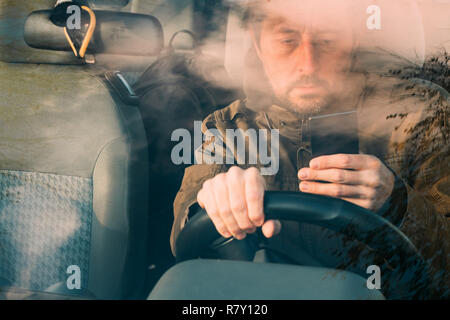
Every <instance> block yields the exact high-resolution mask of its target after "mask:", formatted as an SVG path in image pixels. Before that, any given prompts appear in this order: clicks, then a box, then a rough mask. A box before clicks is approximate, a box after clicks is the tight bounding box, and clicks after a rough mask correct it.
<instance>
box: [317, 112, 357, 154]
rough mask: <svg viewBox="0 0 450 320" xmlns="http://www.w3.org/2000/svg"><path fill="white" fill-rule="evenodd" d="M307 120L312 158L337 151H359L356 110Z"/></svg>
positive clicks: (346, 152) (348, 152)
mask: <svg viewBox="0 0 450 320" xmlns="http://www.w3.org/2000/svg"><path fill="white" fill-rule="evenodd" d="M309 120H310V130H311V131H310V132H311V151H312V157H313V158H316V157H319V156H323V155H332V154H339V153H345V154H358V153H359V139H358V121H357V113H356V110H354V111H347V112H341V113H333V114H327V115H318V116H313V117H310V118H309Z"/></svg>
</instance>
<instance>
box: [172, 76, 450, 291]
mask: <svg viewBox="0 0 450 320" xmlns="http://www.w3.org/2000/svg"><path fill="white" fill-rule="evenodd" d="M363 88H364V90H362V94H361V95H360V96H358V97H357V99H356V100H354V101H356V103H354V102H351V103H350V102H349V104H347V105H348V106H350V107H352V108H353V109H356V110H357V114H358V131H359V132H358V137H359V148H360V150H359V151H360V153H364V154H371V155H374V156H376V157H378V158H379V159H380V160H382V161H383V162H384V163H385V164H386V165H387V166H388V168H390V169H391V170H392V171H393V172H394V173H395V175H396V184H395V187H394V190H393V193H392V195H391V198H390V199H389V200H388V202H387V203H386V205H385V206H384V209H383V210H380V211H379V212H378V214H381V215H382V216H384V217H385V218H386V219H388V220H389V221H390V222H391V223H393V224H394V225H396V226H398V227H399V228H400V229H401V231H403V232H404V233H405V234H406V235H407V236H408V237H409V238H410V239H411V241H412V242H413V243H414V245H415V246H416V247H417V248H418V249H419V251H420V253H421V254H422V255H423V257H425V258H426V259H427V260H428V261H429V263H430V264H431V266H432V271H433V274H434V277H435V278H434V279H435V282H436V288H437V289H436V290H437V291H436V293H435V296H436V297H443V296H446V295H447V296H448V295H450V294H449V288H450V221H449V219H450V213H449V211H450V177H449V172H450V167H449V156H450V153H449V143H448V141H447V139H449V136H448V128H449V120H448V116H445V115H444V116H443V117H442V112H440V111H439V110H441V111H442V110H444V109H446V110H447V112H448V110H449V109H448V106H449V100H450V99H449V97H448V93H447V92H446V91H445V90H444V89H442V88H441V87H438V86H436V85H432V84H430V83H426V82H423V81H421V80H415V81H400V80H398V79H395V78H381V77H379V76H370V77H368V78H367V79H366V82H365V83H364V85H363ZM350 109H351V108H350ZM439 115H440V116H439ZM437 119H440V120H437ZM236 128H240V129H243V130H247V129H248V128H254V129H268V130H270V129H278V130H279V135H280V143H279V145H280V146H279V158H280V165H279V170H278V172H277V174H276V175H266V176H264V179H265V181H266V186H267V190H281V191H298V188H299V180H298V178H297V171H298V170H299V169H300V168H302V167H305V166H308V163H309V160H310V159H311V153H310V152H309V151H310V150H309V147H310V145H309V142H310V141H308V139H307V138H306V135H305V128H308V118H307V117H306V116H301V115H295V114H293V113H292V112H290V111H287V110H286V109H284V108H281V107H279V106H277V105H271V106H269V107H268V108H264V109H263V110H261V109H258V106H256V107H255V106H254V105H253V104H251V103H249V101H248V100H244V101H235V102H234V103H232V104H231V105H230V106H228V107H226V108H224V109H221V110H218V111H216V112H214V113H213V114H211V115H209V116H208V117H207V118H206V119H205V120H204V122H203V124H202V131H203V133H204V134H205V135H208V134H210V132H211V129H218V131H219V133H220V138H218V137H217V134H216V135H215V136H213V137H212V138H211V139H207V141H206V142H205V143H204V144H203V146H202V148H200V149H199V150H197V154H196V157H197V158H199V156H200V155H203V156H204V157H206V156H209V157H211V155H212V154H211V147H212V145H214V144H215V143H216V142H217V140H219V139H221V140H223V143H224V145H225V146H226V145H227V141H226V133H225V130H226V129H236ZM443 128H444V129H443ZM445 128H447V129H445ZM445 130H447V131H445ZM249 149H250V147H249ZM215 151H216V152H219V151H218V148H216V150H215ZM222 152H223V151H222ZM230 166H231V165H230V164H228V165H227V164H204V163H203V164H195V165H193V166H191V167H188V168H187V169H186V171H185V175H184V179H183V182H182V185H181V188H180V190H179V192H178V194H177V196H176V199H175V202H174V223H173V228H172V234H171V247H172V251H173V253H174V254H176V252H175V240H176V238H177V236H178V234H179V233H180V230H181V229H182V228H183V226H184V225H185V223H186V220H187V219H188V215H189V213H190V209H191V208H193V205H194V204H195V203H196V197H197V193H198V191H199V190H200V189H201V187H202V184H203V183H204V182H205V181H206V180H207V179H210V178H212V177H214V176H215V175H217V174H218V173H221V172H226V171H227V170H228V169H229V167H230ZM240 166H241V167H243V168H245V167H248V166H249V165H248V164H241V165H240ZM256 166H257V167H260V165H256ZM191 213H192V212H191ZM282 225H283V227H282V231H281V233H280V234H279V235H277V236H275V237H273V238H271V239H267V240H266V244H265V245H266V247H268V248H272V249H273V250H276V251H277V252H280V253H282V254H283V255H286V256H288V257H290V259H292V261H294V262H299V263H302V259H301V258H300V257H296V252H297V251H298V249H299V246H304V245H305V243H306V244H307V242H308V241H310V240H308V239H306V238H305V237H304V233H308V232H309V231H310V230H311V228H309V229H306V228H305V227H304V226H303V225H301V224H299V223H293V222H286V221H282ZM316 231H317V233H318V234H320V235H322V237H329V235H327V233H326V232H325V231H324V230H323V229H320V228H319V229H317V230H316ZM305 239H306V240H305ZM318 241H326V239H322V240H318ZM342 243H343V244H342V245H344V244H345V241H344V242H342ZM336 250H338V249H336ZM355 255H356V256H355V258H356V257H357V255H358V254H356V253H355ZM318 256H319V257H320V252H319V253H318ZM297 258H298V259H297ZM336 267H337V266H336ZM339 267H345V266H339Z"/></svg>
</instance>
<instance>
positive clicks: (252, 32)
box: [248, 26, 262, 61]
mask: <svg viewBox="0 0 450 320" xmlns="http://www.w3.org/2000/svg"><path fill="white" fill-rule="evenodd" d="M248 30H249V31H248V32H249V33H250V39H252V43H253V47H254V48H255V51H256V54H257V55H258V58H259V60H260V61H262V54H261V47H260V46H259V40H258V38H257V36H256V33H255V29H254V27H253V26H250V27H249V28H248Z"/></svg>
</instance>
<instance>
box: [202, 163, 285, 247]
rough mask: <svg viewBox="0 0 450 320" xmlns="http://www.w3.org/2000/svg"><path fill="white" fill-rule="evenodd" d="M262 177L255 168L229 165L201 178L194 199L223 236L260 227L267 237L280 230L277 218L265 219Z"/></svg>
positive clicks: (238, 235)
mask: <svg viewBox="0 0 450 320" xmlns="http://www.w3.org/2000/svg"><path fill="white" fill-rule="evenodd" d="M264 190H265V183H264V179H263V177H262V176H261V174H260V173H259V170H258V169H256V168H249V169H247V170H243V169H241V168H239V167H237V166H234V167H231V168H230V169H229V170H228V172H227V173H221V174H218V175H217V176H215V177H214V178H212V179H209V180H207V181H205V183H204V184H203V186H202V189H201V190H200V191H199V193H198V194H197V202H198V204H199V205H200V207H202V208H203V209H205V210H206V212H207V213H208V216H209V217H210V218H211V220H212V222H213V223H214V225H215V227H216V229H217V231H218V232H219V233H220V234H221V235H222V236H223V237H225V238H229V237H231V236H233V237H234V238H236V239H238V240H242V239H244V238H245V237H246V235H247V234H248V233H254V232H255V231H256V228H257V227H262V232H263V234H264V236H265V237H267V238H270V237H272V236H274V235H276V234H278V233H279V232H280V230H281V223H280V222H279V221H277V220H268V221H265V217H264Z"/></svg>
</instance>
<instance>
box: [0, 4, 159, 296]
mask: <svg viewBox="0 0 450 320" xmlns="http://www.w3.org/2000/svg"><path fill="white" fill-rule="evenodd" d="M52 4H53V1H47V0H37V1H27V0H18V1H16V0H15V1H2V2H1V5H0V95H1V97H2V99H1V102H0V137H1V139H0V140H1V141H2V142H1V151H0V286H3V291H5V290H6V289H5V286H6V287H8V288H10V287H18V288H22V289H27V290H30V291H33V292H38V291H46V292H52V293H57V294H75V295H81V296H84V297H95V298H100V299H119V298H139V297H143V295H144V294H145V293H144V292H143V284H144V283H145V276H146V271H147V269H148V268H147V241H146V240H147V238H148V225H147V220H148V210H149V203H148V186H149V178H148V151H147V140H146V134H145V130H144V127H143V123H142V118H141V116H140V113H139V111H138V109H137V108H136V107H134V106H130V105H126V104H125V103H122V102H121V100H120V99H119V97H118V95H116V94H115V93H114V92H113V91H112V90H111V89H110V88H109V87H108V86H107V85H106V83H105V82H104V81H103V80H102V78H101V77H99V76H98V75H100V74H101V73H102V72H100V71H99V68H98V66H96V65H93V66H92V65H90V66H88V65H85V64H84V63H83V62H82V61H80V60H78V59H77V58H75V57H74V56H73V53H71V52H69V51H68V52H63V51H54V50H49V49H51V48H47V49H45V50H44V49H36V48H31V47H28V46H27V45H26V44H25V42H24V38H25V35H24V30H25V29H26V28H25V25H26V24H27V22H26V21H27V18H28V19H30V17H31V16H30V17H28V15H29V14H30V13H31V12H32V11H35V10H45V9H49V8H51V5H52ZM112 14H113V13H111V15H112ZM111 15H110V16H109V17H112V16H111ZM140 18H142V17H140ZM129 19H131V20H132V19H133V17H132V16H129ZM148 21H155V18H153V17H151V19H149V20H148ZM100 23H101V22H100ZM139 27H144V28H145V27H148V28H153V29H151V31H155V28H157V29H158V28H159V30H156V31H155V32H149V34H152V35H153V36H154V35H158V37H162V29H161V26H160V25H159V24H158V23H153V24H151V23H150V24H147V25H145V24H144V25H140V26H139ZM35 28H39V26H38V25H37V26H35ZM43 28H45V26H43ZM33 31H34V32H36V34H39V30H36V29H35V30H33ZM61 31H62V30H61ZM140 35H141V34H140ZM141 36H142V37H143V35H141ZM142 37H141V38H139V37H137V38H136V39H135V41H149V40H152V41H155V43H163V42H162V39H160V38H157V39H148V38H145V37H144V38H142ZM31 40H32V41H34V43H39V39H36V38H32V39H31ZM160 49H161V48H156V50H155V52H154V54H155V55H157V54H158V53H159V51H160ZM94 54H95V52H94ZM103 54H106V55H108V54H109V53H108V52H106V53H103ZM114 54H119V55H120V54H121V52H114ZM125 54H127V55H129V52H126V53H124V55H125ZM124 55H122V56H124ZM117 57H121V56H117ZM143 58H145V59H147V58H150V57H143ZM118 60H119V59H118ZM136 60H139V59H136ZM108 61H109V63H111V61H114V55H112V54H109V58H108ZM127 61H132V59H131V58H129V59H128V60H127ZM122 63H123V62H122ZM131 67H132V66H131ZM111 68H115V66H114V65H112V66H111ZM104 69H105V67H104V66H102V70H103V71H104ZM78 283H80V284H81V288H80V289H78V288H77V285H78Z"/></svg>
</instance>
